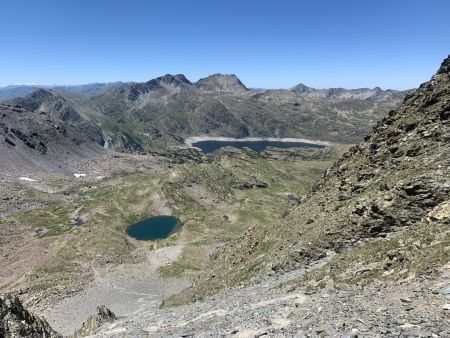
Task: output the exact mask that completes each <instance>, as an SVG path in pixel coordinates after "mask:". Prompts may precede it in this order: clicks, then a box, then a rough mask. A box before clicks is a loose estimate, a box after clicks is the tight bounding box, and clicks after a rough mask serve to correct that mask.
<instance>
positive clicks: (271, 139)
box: [184, 136, 336, 148]
mask: <svg viewBox="0 0 450 338" xmlns="http://www.w3.org/2000/svg"><path fill="white" fill-rule="evenodd" d="M202 141H221V142H251V141H254V142H258V141H269V142H286V143H292V142H301V143H306V144H312V145H319V146H333V145H336V144H335V143H332V142H328V141H320V140H310V139H305V138H290V137H287V138H276V137H244V138H234V137H222V136H191V137H188V138H186V139H185V140H184V143H185V144H186V145H188V146H190V147H193V148H196V147H195V146H194V145H193V144H194V143H197V142H202Z"/></svg>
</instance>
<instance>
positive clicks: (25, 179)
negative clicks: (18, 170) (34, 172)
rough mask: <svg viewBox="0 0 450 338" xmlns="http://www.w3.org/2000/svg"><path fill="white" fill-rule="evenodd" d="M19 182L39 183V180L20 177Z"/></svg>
mask: <svg viewBox="0 0 450 338" xmlns="http://www.w3.org/2000/svg"><path fill="white" fill-rule="evenodd" d="M19 180H21V181H27V182H37V180H33V179H32V178H29V177H19Z"/></svg>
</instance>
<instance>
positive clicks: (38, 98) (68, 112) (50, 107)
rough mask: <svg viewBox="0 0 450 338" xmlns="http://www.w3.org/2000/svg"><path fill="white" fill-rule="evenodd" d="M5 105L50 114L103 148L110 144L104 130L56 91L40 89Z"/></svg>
mask: <svg viewBox="0 0 450 338" xmlns="http://www.w3.org/2000/svg"><path fill="white" fill-rule="evenodd" d="M5 103H6V104H10V105H13V106H14V105H19V106H21V107H23V108H25V109H26V110H28V111H32V112H36V113H48V114H49V115H50V116H51V117H53V118H55V119H59V120H62V121H65V122H67V123H68V124H70V125H72V126H74V127H76V128H77V129H78V130H79V131H80V132H82V133H83V134H86V136H87V137H89V138H90V139H93V140H95V142H97V143H98V144H100V145H101V146H105V144H107V142H108V141H107V139H106V137H105V136H104V135H103V132H102V130H101V129H100V128H99V127H97V125H96V124H95V123H93V122H91V121H88V120H87V119H85V118H83V117H82V116H81V115H80V113H78V111H77V110H76V108H75V106H74V104H73V103H72V102H70V101H69V100H67V99H65V98H64V97H62V96H61V95H60V94H58V93H57V92H56V91H54V90H51V89H42V88H40V89H37V90H36V91H34V92H32V93H30V94H28V95H26V96H25V97H23V98H16V99H14V100H10V101H6V102H5Z"/></svg>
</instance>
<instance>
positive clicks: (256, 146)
mask: <svg viewBox="0 0 450 338" xmlns="http://www.w3.org/2000/svg"><path fill="white" fill-rule="evenodd" d="M191 144H192V146H193V147H197V148H200V149H201V151H202V152H203V153H205V154H208V153H212V152H213V151H215V150H217V149H220V148H223V147H235V148H250V149H253V150H255V151H263V150H264V149H266V148H267V147H276V148H299V147H301V148H306V147H307V148H323V147H325V146H324V145H320V144H313V143H305V142H290V141H248V140H243V141H236V140H232V141H231V140H230V141H222V140H220V141H219V140H207V141H198V142H192V143H191Z"/></svg>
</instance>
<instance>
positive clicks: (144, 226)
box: [127, 216, 182, 241]
mask: <svg viewBox="0 0 450 338" xmlns="http://www.w3.org/2000/svg"><path fill="white" fill-rule="evenodd" d="M181 226H182V224H181V222H180V220H179V219H178V218H176V217H174V216H153V217H150V218H147V219H144V220H142V221H140V222H137V223H134V224H132V225H130V226H129V227H128V228H127V234H128V236H130V237H133V238H135V239H138V240H141V241H149V240H152V239H163V238H167V237H169V236H170V235H171V234H173V233H174V232H176V231H178V230H179V229H180V228H181Z"/></svg>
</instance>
